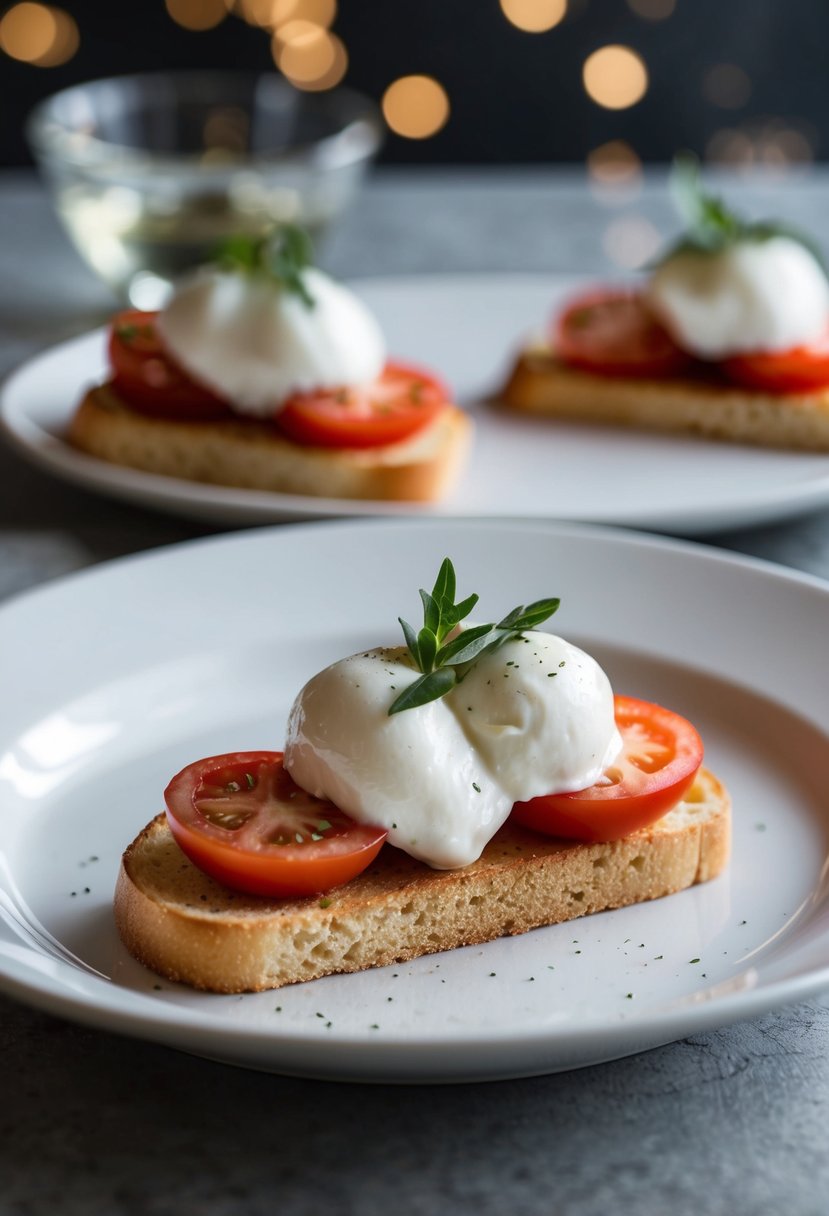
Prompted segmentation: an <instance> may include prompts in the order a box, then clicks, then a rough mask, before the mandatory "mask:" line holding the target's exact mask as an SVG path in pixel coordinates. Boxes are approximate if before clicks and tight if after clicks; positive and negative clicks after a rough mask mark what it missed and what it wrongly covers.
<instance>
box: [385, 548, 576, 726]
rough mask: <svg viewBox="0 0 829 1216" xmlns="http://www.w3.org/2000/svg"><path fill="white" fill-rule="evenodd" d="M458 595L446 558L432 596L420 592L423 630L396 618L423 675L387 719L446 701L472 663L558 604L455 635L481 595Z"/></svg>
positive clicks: (532, 607) (524, 609) (537, 605)
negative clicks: (432, 703) (457, 597)
mask: <svg viewBox="0 0 829 1216" xmlns="http://www.w3.org/2000/svg"><path fill="white" fill-rule="evenodd" d="M455 591H456V580H455V568H454V566H453V565H452V563H451V561H450V560H449V558H448V557H447V558H445V559H444V561H443V563H442V565H441V567H440V570H439V571H438V576H437V579H436V581H435V585H434V587H433V588H432V591H431V593H430V592H428V591H424V590H422V589H421V592H420V598H421V600H422V601H423V626H422V628H421V629H420V630H418V631H417V632H416V631H415V630H414V629H413V628H412V626H411V625H410V624H409V623H408V621H404V620H403V618H402V617H399V618H398V619H399V621H400V627H401V629H402V630H403V636H404V638H405V639H406V645H407V647H408V649H409V653H410V654H411V656H412V658H413V659H414V661H415V663H416V664H417V669H418V671H420V672H422V673H423V674H422V675H421V676H420V678H419V679H417V680H415V682H414V683H413V684H410V685H409V687H408V688H406V689H405V690H404V691H403V692H402V693H401V694H400V696H399V697H398V698H397V699H396V700H395V701H394V703H393V704H392V706H391V708H390V709H389V714H397V713H400V711H401V710H404V709H414V708H415V707H416V706H418V705H426V704H427V703H428V702H429V701H436V700H437V699H438V697H443V696H445V695H446V693H448V692H449V690H450V689H452V688H454V687H455V685H456V684H458V683H459V682H460V681H461V680H462V679H463V677H464V675H465V673H466V671H467V670H468V667H469V664H470V663H472V662H474V660H475V659H478V658H480V656H481V655H482V654H486V653H488V652H490V651H493V650H497V649H498V647H499V646H501V645H503V643H504V642H506V641H508V640H509V638H514V637H516V636H518V635H519V634H521V633H523V631H524V630H525V629H535V627H536V626H537V625H540V624H541V622H542V621H546V620H547V618H548V617H551V616H552V615H553V613H554V612H555V611H556V609H557V608H558V606H559V603H560V600H558V599H546V600H536V601H535V602H534V603H532V604H527V605H526V606H524V605H523V604H519V606H518V607H517V608H513V610H512V612H508V613H507V615H506V616H505V617H504V618H503V620H500V621H498V623H497V624H491V625H472V626H470V628H469V629H461V630H459V631H458V632H455V631H456V630H457V628H458V626H459V625H460V623H461V621H464V620H466V618H467V617H468V616H469V614H470V612H471V611H472V609H473V608H474V607H475V605H476V604H477V602H478V596H477V595H470V596H467V598H466V599H465V600H461V602H460V603H459V604H456V603H455Z"/></svg>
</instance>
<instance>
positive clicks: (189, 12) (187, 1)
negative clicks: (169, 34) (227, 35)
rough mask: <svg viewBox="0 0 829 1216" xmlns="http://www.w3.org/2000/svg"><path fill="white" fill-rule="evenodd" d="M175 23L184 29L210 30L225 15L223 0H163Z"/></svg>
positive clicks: (225, 8) (225, 7)
mask: <svg viewBox="0 0 829 1216" xmlns="http://www.w3.org/2000/svg"><path fill="white" fill-rule="evenodd" d="M165 4H166V6H167V12H168V14H169V15H170V17H171V18H172V19H173V21H175V23H176V25H182V26H184V28H185V29H186V30H212V29H213V28H214V27H215V26H217V25H218V24H219V22H220V21H224V19H225V17H226V16H227V4H226V3H225V0H165Z"/></svg>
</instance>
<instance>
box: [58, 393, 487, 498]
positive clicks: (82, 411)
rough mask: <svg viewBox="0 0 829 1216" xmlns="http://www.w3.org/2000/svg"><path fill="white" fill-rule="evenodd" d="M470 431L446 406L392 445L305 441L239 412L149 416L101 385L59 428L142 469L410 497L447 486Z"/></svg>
mask: <svg viewBox="0 0 829 1216" xmlns="http://www.w3.org/2000/svg"><path fill="white" fill-rule="evenodd" d="M470 434H471V424H470V422H469V419H468V418H467V416H466V415H465V414H464V413H463V412H462V411H461V410H459V409H457V408H455V407H454V406H449V407H448V408H447V409H445V410H442V411H441V412H440V414H439V415H438V416H437V417H436V418H435V420H434V421H433V422H431V423H429V424H428V425H427V426H425V427H424V428H423V429H422V430H420V431H418V432H417V433H416V434H415V435H413V436H412V437H411V438H410V439H407V440H405V441H404V442H401V443H394V444H388V445H386V446H384V447H376V448H362V449H357V448H347V449H346V448H315V447H308V446H303V445H302V444H298V443H294V442H292V441H291V440H290V439H286V438H285V437H284V436H282V435H280V434H278V432H277V431H276V430H275V429H274V428H273V427H271V426H268V425H267V424H266V423H258V422H254V421H249V420H247V419H245V420H239V421H238V422H237V421H236V420H234V419H230V420H224V419H222V420H220V421H215V422H207V421H193V422H190V421H179V420H171V419H166V418H152V417H149V416H147V415H144V414H139V413H138V412H137V411H135V410H131V409H130V408H129V406H127V405H126V404H125V403H124V402H123V401H122V400H120V398H119V397H118V396H117V395H116V394H115V393H114V392H113V391H112V389H111V388H110V387H108V386H107V385H104V386H102V387H101V388H93V389H91V390H90V391H89V392H88V393H87V394H86V396H85V397H84V399H83V401H82V402H81V404H80V406H79V407H78V409H77V410H76V412H75V415H74V417H73V418H72V422H71V424H70V428H69V440H70V442H71V443H72V444H73V445H74V446H75V447H77V448H80V449H81V450H82V451H84V452H88V453H89V454H90V455H92V456H97V457H98V458H99V459H101V460H107V461H110V462H111V463H113V464H121V465H127V466H129V467H130V468H133V469H142V470H143V471H145V472H147V473H160V474H163V475H164V476H166V477H180V478H183V479H184V480H186V481H201V482H209V483H212V484H215V485H223V486H235V487H239V488H242V489H248V490H270V491H275V492H277V493H282V494H310V495H314V496H317V497H325V498H362V499H380V500H385V501H389V500H403V501H412V502H431V501H433V500H435V499H438V498H441V497H442V496H443V495H444V494H445V493H446V492H447V491H448V490H449V488H450V486H451V485H452V483H453V482H454V480H455V478H456V477H457V475H458V473H459V471H460V468H461V465H462V462H463V460H464V458H465V456H466V451H467V448H468V445H469V440H470Z"/></svg>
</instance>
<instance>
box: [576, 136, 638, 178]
mask: <svg viewBox="0 0 829 1216" xmlns="http://www.w3.org/2000/svg"><path fill="white" fill-rule="evenodd" d="M587 171H588V173H589V174H590V176H591V178H592V179H593V180H594V181H595V182H597V183H598V184H599V185H602V186H627V185H630V184H631V183H632V182H634V181H636V180H637V179H638V178H639V176H640V174H641V172H642V162H641V160H640V159H639V157H638V156H637V155H636V153H635V152H634V150H633V148H631V146H630V144H629V143H627V142H626V141H625V140H624V139H611V140H609V141H608V143H606V144H600V145H599V147H598V148H594V149H593V151H592V152H588V154H587Z"/></svg>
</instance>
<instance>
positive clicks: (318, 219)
mask: <svg viewBox="0 0 829 1216" xmlns="http://www.w3.org/2000/svg"><path fill="white" fill-rule="evenodd" d="M382 130H383V127H382V122H381V119H380V115H379V111H378V109H377V107H376V106H375V105H374V103H373V102H372V101H370V100H369V99H368V98H366V97H363V96H361V95H360V94H358V93H354V92H352V91H350V90H348V89H335V90H332V91H331V92H327V93H303V92H299V91H298V90H296V89H294V88H293V87H292V86H291V85H289V84H288V83H287V82H286V81H285V80H284V79H283V78H281V77H279V76H277V75H275V74H270V75H267V74H266V75H248V74H241V73H235V72H183V73H158V74H149V75H140V76H124V77H114V78H112V79H109V80H97V81H94V82H92V83H90V84H83V85H78V86H76V87H74V88H71V89H65V90H63V91H62V92H60V93H56V94H55V95H54V96H52V97H50V98H47V100H45V101H43V102H41V104H40V105H39V106H37V108H36V109H35V110H34V111H33V112H32V114H31V115H30V117H29V120H28V123H27V129H26V133H27V137H28V140H29V144H30V147H31V149H32V152H33V154H34V156H35V159H36V161H37V163H38V165H39V166H40V169H41V171H42V173H43V174H44V176H45V178H46V181H47V183H48V185H49V187H50V189H51V191H52V196H53V200H54V204H55V207H56V209H57V212H58V214H59V216H60V218H61V219H62V221H63V223H64V224H65V225H66V228H67V230H68V232H69V235H70V236H71V238H72V240H73V241H74V243H75V245H76V246H77V247H78V249H79V251H80V253H81V254H82V255H83V257H84V258H85V259H86V261H87V262H88V263H89V265H90V266H91V267H92V268H93V270H95V271H96V272H97V274H99V275H100V276H101V278H102V279H104V280H106V282H107V283H109V284H110V286H111V287H113V288H114V290H115V291H116V292H117V293H118V294H119V295H121V296H123V297H124V298H125V299H128V300H130V301H131V302H132V303H133V304H134V305H135V306H136V307H140V308H154V307H156V306H157V305H158V304H160V303H161V302H162V300H163V299H164V297H165V295H166V294H167V292H168V291H169V285H170V283H171V282H172V281H173V280H174V279H175V278H176V277H177V276H178V275H180V274H181V273H182V272H183V271H185V270H187V269H189V268H190V267H192V266H195V265H198V264H200V263H202V262H204V261H205V260H206V259H208V258H209V257H210V256H211V254H212V252H213V250H214V249H215V247H216V245H217V244H218V243H219V242H220V241H221V240H222V238H224V237H227V236H231V235H234V234H236V233H251V234H257V233H260V232H262V231H265V230H266V229H268V228H269V227H270V226H272V225H273V224H274V223H279V222H286V221H291V222H296V223H300V224H302V225H303V226H304V227H305V228H307V229H308V230H309V232H310V233H311V235H312V237H314V238H315V240H316V241H319V240H320V239H321V238H322V237H323V236H324V234H325V232H326V230H327V228H328V226H329V225H330V224H331V223H332V221H333V220H335V219H336V218H337V216H338V215H339V214H340V212H341V211H342V210H343V208H344V207H345V206H346V205H347V204H348V203H349V202H350V200H351V199H352V197H353V196H354V194H355V192H356V191H357V189H358V187H359V185H360V183H361V181H362V178H363V176H364V174H365V171H366V169H367V167H368V166H369V164H370V163H371V161H372V159H373V158H374V156H375V154H376V152H377V150H378V148H379V146H380V143H381V139H382Z"/></svg>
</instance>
